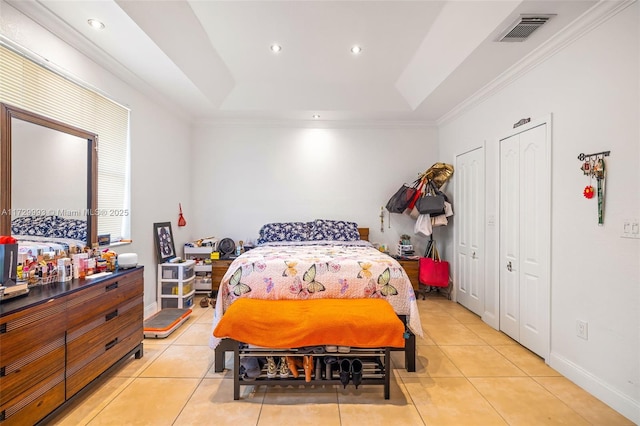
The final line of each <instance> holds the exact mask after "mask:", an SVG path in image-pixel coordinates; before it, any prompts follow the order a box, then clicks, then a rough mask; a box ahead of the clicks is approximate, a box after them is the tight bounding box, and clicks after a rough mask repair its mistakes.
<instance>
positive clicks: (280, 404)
mask: <svg viewBox="0 0 640 426" xmlns="http://www.w3.org/2000/svg"><path fill="white" fill-rule="evenodd" d="M200 299H201V296H198V297H197V301H199V300H200ZM418 304H419V307H420V313H421V320H422V326H423V327H424V331H425V336H424V338H421V339H420V338H419V339H418V346H417V350H418V354H417V371H416V372H415V373H408V372H407V371H406V370H405V369H404V368H403V366H404V358H403V354H402V353H400V352H396V353H393V355H392V362H393V365H394V372H393V376H392V379H391V382H392V385H391V399H389V400H385V399H384V398H383V394H382V388H381V387H379V386H369V387H367V386H362V387H360V389H358V390H356V389H354V387H353V386H352V385H350V386H348V387H347V389H346V390H344V389H342V387H341V386H327V387H318V388H311V387H309V388H304V387H301V388H293V387H288V388H280V387H270V388H267V387H265V386H259V387H256V388H254V387H252V386H247V387H242V388H241V400H239V401H234V400H233V380H232V377H231V372H230V371H229V370H226V371H225V372H222V373H215V372H213V351H211V350H210V349H209V347H208V346H207V345H208V336H209V333H210V331H211V320H212V317H213V309H212V308H200V307H199V306H196V307H195V308H193V314H192V315H191V318H190V319H189V320H188V321H187V322H186V323H184V324H183V325H182V326H181V327H180V328H179V329H178V330H176V331H175V332H174V333H173V334H172V335H170V336H169V337H168V338H166V339H146V340H145V342H144V357H143V358H142V359H140V360H136V359H134V358H133V357H131V358H130V359H129V360H127V361H125V362H124V363H123V364H122V365H121V367H120V368H118V369H116V371H114V372H113V373H112V374H110V375H108V376H107V377H104V378H101V379H100V380H99V382H98V384H97V386H95V387H93V388H92V390H91V391H90V392H88V393H86V394H85V395H83V397H82V398H81V399H79V400H77V401H75V402H74V403H73V404H72V405H70V406H69V407H68V408H66V409H65V410H64V412H62V413H60V415H58V416H57V417H56V418H55V419H53V421H52V422H51V424H56V425H73V426H78V425H92V426H93V425H153V426H156V425H226V424H228V425H234V426H244V425H260V426H263V425H278V426H283V425H306V424H308V425H322V426H330V425H345V426H347V425H361V424H363V423H367V424H368V425H370V426H373V425H403V426H405V425H457V426H459V425H483V426H484V425H539V424H548V425H556V424H557V425H561V424H562V425H572V426H573V425H607V426H612V425H632V424H633V423H632V422H630V421H629V420H627V419H626V418H624V417H623V416H621V415H620V414H618V413H616V412H615V411H614V410H612V409H611V408H609V407H608V406H607V405H605V404H603V403H602V402H600V401H599V400H597V399H596V398H594V397H593V396H591V395H590V394H588V393H586V392H585V391H583V390H582V389H580V388H579V387H577V386H576V385H574V384H573V383H571V382H570V381H569V380H567V379H565V378H564V377H562V376H561V375H560V374H559V373H557V372H556V371H554V370H553V369H551V368H550V367H549V366H547V365H545V364H544V362H543V361H542V360H541V359H540V358H538V357H537V356H535V355H533V354H532V353H531V352H529V351H528V350H527V349H525V348H523V347H522V346H520V345H518V344H517V343H516V342H514V341H513V340H511V339H510V338H509V337H507V336H506V335H504V334H502V333H500V332H498V331H495V330H494V329H492V328H491V327H489V326H487V325H486V324H484V323H483V322H482V321H481V320H480V319H479V318H478V316H476V315H474V314H473V313H471V312H469V311H468V310H466V309H465V308H463V307H462V306H461V305H458V304H456V303H454V302H451V301H449V300H447V299H445V298H443V297H439V296H436V295H433V296H430V298H428V299H427V300H424V301H423V300H419V302H418ZM229 355H230V354H229ZM231 365H232V358H231V357H228V359H227V366H228V367H230V366H231Z"/></svg>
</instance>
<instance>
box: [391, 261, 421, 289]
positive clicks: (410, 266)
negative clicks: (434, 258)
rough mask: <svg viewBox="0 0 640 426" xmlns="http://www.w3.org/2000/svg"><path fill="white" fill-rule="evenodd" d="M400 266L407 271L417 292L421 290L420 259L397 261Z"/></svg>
mask: <svg viewBox="0 0 640 426" xmlns="http://www.w3.org/2000/svg"><path fill="white" fill-rule="evenodd" d="M396 260H397V261H398V263H400V266H402V268H403V269H404V270H405V272H406V273H407V276H408V277H409V280H411V285H412V286H413V289H414V290H415V291H418V290H419V285H420V278H419V277H420V273H419V262H418V259H396Z"/></svg>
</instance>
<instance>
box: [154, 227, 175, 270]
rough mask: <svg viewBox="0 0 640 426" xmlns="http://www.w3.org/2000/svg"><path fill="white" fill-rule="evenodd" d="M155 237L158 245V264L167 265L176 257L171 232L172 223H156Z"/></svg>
mask: <svg viewBox="0 0 640 426" xmlns="http://www.w3.org/2000/svg"><path fill="white" fill-rule="evenodd" d="M153 235H154V240H155V243H156V254H157V258H158V263H165V262H168V261H170V260H171V259H173V258H174V257H176V249H175V246H174V244H173V233H172V232H171V222H159V223H154V224H153Z"/></svg>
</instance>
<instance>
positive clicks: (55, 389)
mask: <svg viewBox="0 0 640 426" xmlns="http://www.w3.org/2000/svg"><path fill="white" fill-rule="evenodd" d="M64 388H65V386H64V371H60V373H59V374H57V375H55V376H53V377H51V378H49V380H46V381H43V382H42V383H41V385H40V386H34V387H33V388H32V391H31V392H29V393H28V394H23V395H22V396H21V398H20V399H16V400H14V401H15V404H14V403H13V401H12V402H11V403H9V404H7V405H6V406H4V405H3V406H2V408H1V411H0V425H2V426H13V425H16V426H23V425H33V424H36V423H37V422H38V421H39V420H40V419H42V418H43V417H45V416H46V415H47V414H49V413H50V412H52V411H53V410H55V409H56V408H57V407H58V406H59V405H60V404H62V403H63V402H64V401H65V389H64Z"/></svg>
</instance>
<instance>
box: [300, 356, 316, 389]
mask: <svg viewBox="0 0 640 426" xmlns="http://www.w3.org/2000/svg"><path fill="white" fill-rule="evenodd" d="M302 367H303V368H304V381H305V382H307V383H309V382H310V381H311V375H312V374H313V368H314V366H313V356H312V355H305V356H304V358H303V360H302Z"/></svg>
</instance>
